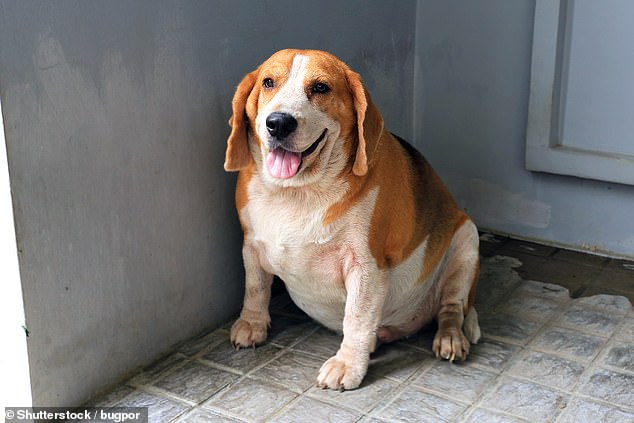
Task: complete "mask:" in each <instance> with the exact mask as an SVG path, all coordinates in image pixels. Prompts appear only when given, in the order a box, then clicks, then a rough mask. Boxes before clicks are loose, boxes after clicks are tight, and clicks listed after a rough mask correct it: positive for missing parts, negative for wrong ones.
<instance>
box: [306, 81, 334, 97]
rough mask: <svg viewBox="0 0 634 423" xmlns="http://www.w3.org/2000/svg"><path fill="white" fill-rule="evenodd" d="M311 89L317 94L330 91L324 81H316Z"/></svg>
mask: <svg viewBox="0 0 634 423" xmlns="http://www.w3.org/2000/svg"><path fill="white" fill-rule="evenodd" d="M311 91H312V92H314V93H317V94H324V93H327V92H328V91H330V87H329V86H328V85H326V84H324V83H321V82H318V83H316V84H315V85H313V87H312V89H311Z"/></svg>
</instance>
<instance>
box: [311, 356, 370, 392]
mask: <svg viewBox="0 0 634 423" xmlns="http://www.w3.org/2000/svg"><path fill="white" fill-rule="evenodd" d="M367 370H368V366H367V364H366V365H358V364H357V365H355V364H354V363H351V362H350V360H348V361H346V360H343V359H341V358H340V357H339V354H337V355H336V356H334V357H331V358H329V359H328V360H327V361H326V362H325V363H324V364H323V366H321V369H320V370H319V375H318V376H317V386H318V387H319V388H323V389H326V388H330V389H337V390H340V391H343V390H345V389H356V388H358V387H359V385H361V381H362V380H363V377H364V376H365V373H366V372H367Z"/></svg>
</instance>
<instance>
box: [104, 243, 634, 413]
mask: <svg viewBox="0 0 634 423" xmlns="http://www.w3.org/2000/svg"><path fill="white" fill-rule="evenodd" d="M481 250H482V255H483V261H482V273H481V278H480V286H479V292H478V297H477V308H478V311H479V313H480V324H481V327H482V331H483V339H482V340H481V341H480V343H479V344H478V345H475V346H472V350H471V355H470V356H469V359H468V360H467V361H465V362H457V363H453V364H450V363H448V362H446V361H439V360H437V359H436V358H434V357H433V355H432V353H431V342H432V339H433V328H432V329H430V330H427V331H423V332H421V333H420V334H418V335H417V336H415V337H413V338H410V339H408V340H406V341H402V342H397V343H394V344H391V345H385V346H382V347H381V348H380V349H379V350H378V351H377V352H376V353H375V354H374V355H373V357H372V361H371V364H370V369H369V373H368V375H367V376H366V378H365V380H364V383H363V385H362V386H361V388H359V389H357V390H354V391H347V392H335V391H329V390H321V389H318V388H316V387H315V386H314V382H315V377H316V374H317V371H318V369H319V367H320V366H321V364H322V362H323V361H324V360H325V359H327V358H328V357H330V356H331V355H333V354H334V353H335V352H336V350H337V348H338V345H339V342H340V337H339V336H338V335H336V334H333V333H331V332H329V331H327V330H325V329H323V328H321V327H320V326H319V325H317V324H316V323H314V322H312V321H311V320H310V319H308V318H307V317H306V316H305V315H304V314H303V313H302V312H301V311H299V310H298V309H297V308H296V307H295V306H294V305H293V304H292V303H291V302H290V300H289V299H288V297H287V296H286V295H284V294H282V295H278V296H277V297H276V298H275V300H274V303H273V304H272V316H273V326H272V328H271V333H270V336H269V341H268V342H267V343H266V344H265V345H264V346H262V347H258V348H257V349H246V350H245V349H243V350H240V351H239V352H235V351H233V350H232V348H231V345H230V343H229V340H228V338H229V332H228V329H229V328H230V323H228V324H227V325H226V326H225V327H223V328H221V329H219V330H217V331H215V332H212V333H210V334H206V335H204V336H202V337H200V338H197V339H193V340H191V341H190V342H188V343H186V344H185V345H183V346H182V347H181V348H180V349H179V350H178V351H177V352H175V353H174V354H173V355H171V356H169V357H168V358H167V359H165V360H163V361H161V362H159V363H157V364H155V365H153V366H151V367H149V368H148V369H146V370H145V371H144V372H142V373H140V374H139V375H137V376H135V377H134V378H132V379H130V380H129V381H127V382H126V383H125V384H123V385H121V386H120V387H118V388H117V389H115V390H114V391H112V392H111V393H110V394H108V395H107V396H105V397H102V398H100V399H98V400H97V401H96V402H95V403H94V404H96V405H103V406H112V405H117V406H149V407H150V409H149V414H150V421H153V422H154V421H156V422H168V421H175V422H238V421H246V422H258V421H275V422H322V421H323V422H326V421H330V422H356V421H360V422H396V421H403V422H426V421H429V422H440V421H448V422H571V423H572V422H598V421H605V422H608V421H609V422H632V421H634V309H633V308H632V306H631V304H630V301H632V302H634V263H633V262H625V261H618V260H610V259H606V258H602V257H598V256H591V255H585V254H579V253H575V252H570V251H566V250H561V249H556V248H552V247H546V246H541V245H537V244H531V243H527V242H520V241H516V240H509V239H506V238H503V237H498V236H493V235H490V234H485V235H483V236H482V248H481ZM537 281H541V282H537ZM569 293H571V294H572V296H573V297H580V296H583V298H577V299H571V298H570V296H569ZM596 294H603V295H596ZM605 294H610V295H605ZM628 298H629V301H628Z"/></svg>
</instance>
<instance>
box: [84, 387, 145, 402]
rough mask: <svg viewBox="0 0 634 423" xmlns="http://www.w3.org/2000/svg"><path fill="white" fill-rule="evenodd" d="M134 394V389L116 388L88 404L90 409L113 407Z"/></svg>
mask: <svg viewBox="0 0 634 423" xmlns="http://www.w3.org/2000/svg"><path fill="white" fill-rule="evenodd" d="M133 392H135V388H132V387H130V386H127V385H120V386H117V387H116V388H115V389H113V390H111V391H109V392H107V393H105V394H103V395H100V396H99V397H97V398H94V399H93V400H92V401H90V402H89V403H88V406H90V407H114V406H115V405H117V404H118V403H120V402H122V401H124V400H125V397H127V396H128V395H129V394H131V393H133Z"/></svg>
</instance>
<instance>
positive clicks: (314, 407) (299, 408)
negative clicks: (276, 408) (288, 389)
mask: <svg viewBox="0 0 634 423" xmlns="http://www.w3.org/2000/svg"><path fill="white" fill-rule="evenodd" d="M359 417H361V414H360V413H356V412H353V411H349V410H345V409H342V408H340V407H336V406H333V405H330V404H326V403H324V402H321V401H317V400H315V399H312V398H308V397H302V398H300V399H299V401H297V402H295V403H293V404H292V405H291V406H290V407H288V408H287V409H286V410H285V411H284V412H283V413H282V414H281V415H279V416H278V417H275V418H273V419H272V420H271V422H273V423H299V422H324V423H327V422H332V423H348V422H350V423H352V422H356V421H357V420H358V419H359Z"/></svg>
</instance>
